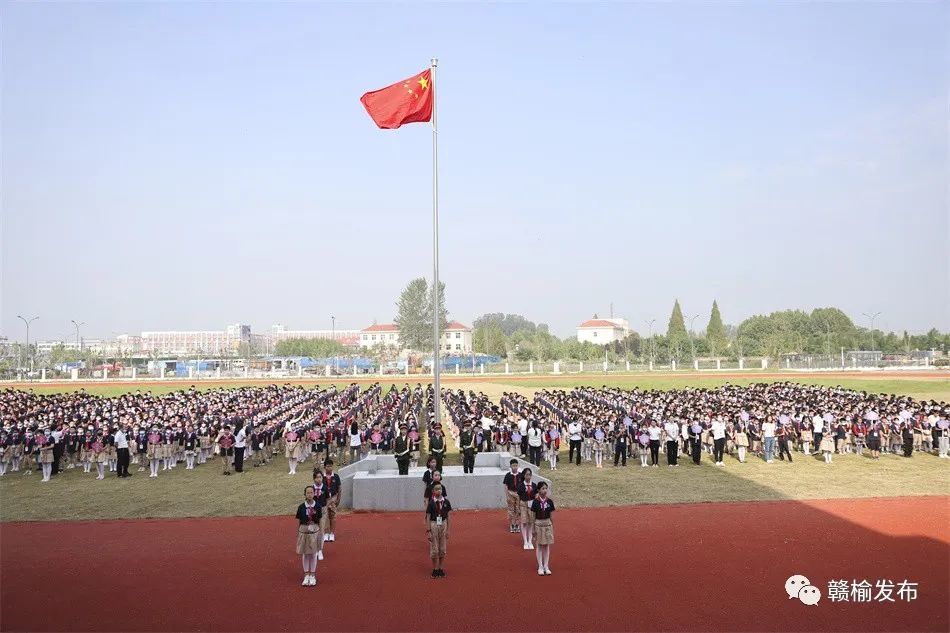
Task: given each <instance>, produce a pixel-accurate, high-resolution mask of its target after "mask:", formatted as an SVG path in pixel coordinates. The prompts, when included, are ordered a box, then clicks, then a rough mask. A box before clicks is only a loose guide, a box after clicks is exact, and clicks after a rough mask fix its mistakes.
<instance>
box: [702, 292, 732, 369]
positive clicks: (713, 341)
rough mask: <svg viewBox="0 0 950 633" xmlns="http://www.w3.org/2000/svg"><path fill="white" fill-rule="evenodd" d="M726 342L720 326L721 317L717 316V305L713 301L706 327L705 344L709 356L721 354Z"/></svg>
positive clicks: (721, 325)
mask: <svg viewBox="0 0 950 633" xmlns="http://www.w3.org/2000/svg"><path fill="white" fill-rule="evenodd" d="M726 342H727V339H726V328H725V327H724V326H723V324H722V315H721V314H719V304H718V303H717V302H716V301H715V300H713V304H712V312H711V313H710V315H709V324H708V325H707V326H706V343H707V345H709V355H710V356H716V355H717V354H721V353H722V352H723V350H725V349H726Z"/></svg>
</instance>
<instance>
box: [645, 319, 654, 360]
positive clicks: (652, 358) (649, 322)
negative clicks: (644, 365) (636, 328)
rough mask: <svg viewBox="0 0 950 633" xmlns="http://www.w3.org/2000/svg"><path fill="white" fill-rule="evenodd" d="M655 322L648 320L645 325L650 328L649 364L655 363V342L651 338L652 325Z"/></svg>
mask: <svg viewBox="0 0 950 633" xmlns="http://www.w3.org/2000/svg"><path fill="white" fill-rule="evenodd" d="M654 322H656V319H650V320H649V321H647V322H646V323H647V325H649V326H650V362H651V363H652V362H656V340H655V339H654V338H653V323H654Z"/></svg>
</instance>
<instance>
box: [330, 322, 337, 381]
mask: <svg viewBox="0 0 950 633" xmlns="http://www.w3.org/2000/svg"><path fill="white" fill-rule="evenodd" d="M330 341H331V342H332V343H334V345H333V373H334V374H335V373H336V371H337V366H336V317H335V316H333V315H332V314H331V315H330Z"/></svg>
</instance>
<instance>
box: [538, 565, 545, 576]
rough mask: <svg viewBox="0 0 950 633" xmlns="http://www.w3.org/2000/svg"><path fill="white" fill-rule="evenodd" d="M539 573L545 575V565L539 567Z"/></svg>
mask: <svg viewBox="0 0 950 633" xmlns="http://www.w3.org/2000/svg"><path fill="white" fill-rule="evenodd" d="M538 575H539V576H543V575H544V567H538Z"/></svg>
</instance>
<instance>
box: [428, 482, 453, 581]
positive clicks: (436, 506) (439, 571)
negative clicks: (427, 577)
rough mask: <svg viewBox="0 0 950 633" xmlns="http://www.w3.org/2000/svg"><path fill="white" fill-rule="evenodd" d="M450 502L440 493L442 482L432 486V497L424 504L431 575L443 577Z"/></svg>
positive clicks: (447, 540)
mask: <svg viewBox="0 0 950 633" xmlns="http://www.w3.org/2000/svg"><path fill="white" fill-rule="evenodd" d="M451 511H452V504H451V502H450V501H449V500H448V498H447V497H445V496H444V495H443V494H442V484H439V483H436V484H435V485H433V486H432V498H430V499H429V503H428V505H427V506H426V514H425V520H426V521H425V522H426V536H427V537H428V539H429V558H430V559H432V577H433V578H444V577H445V570H444V569H443V568H442V565H443V564H444V563H445V553H446V549H447V545H448V542H449V512H451Z"/></svg>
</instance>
